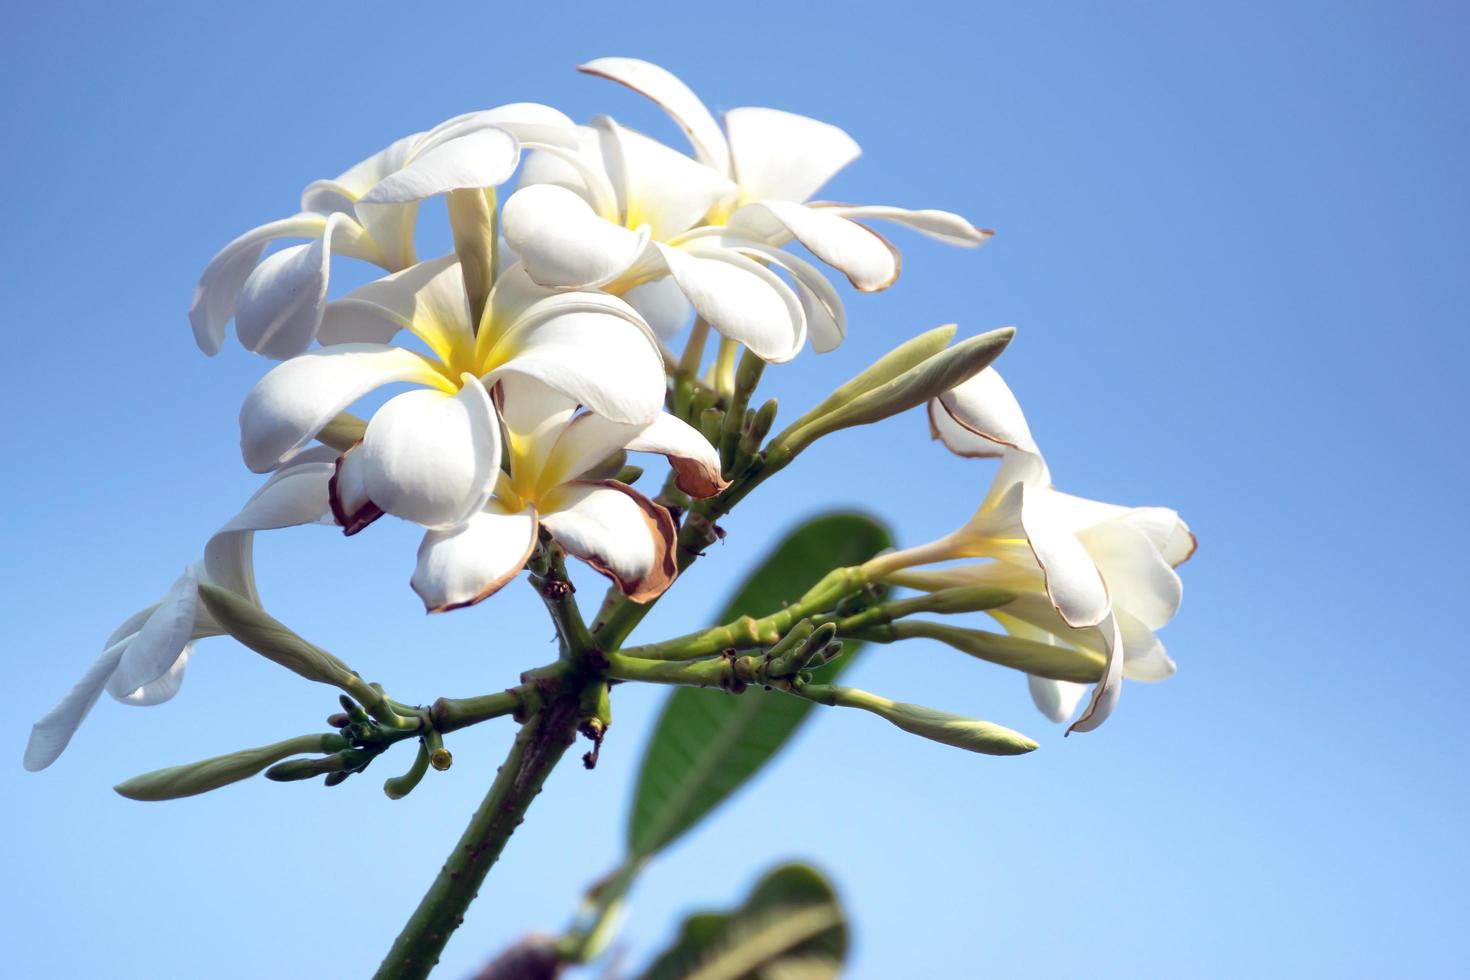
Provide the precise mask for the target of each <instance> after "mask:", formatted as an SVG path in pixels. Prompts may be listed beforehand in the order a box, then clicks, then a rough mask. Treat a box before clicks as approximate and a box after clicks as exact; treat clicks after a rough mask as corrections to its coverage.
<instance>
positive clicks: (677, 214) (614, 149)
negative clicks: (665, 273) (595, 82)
mask: <svg viewBox="0 0 1470 980" xmlns="http://www.w3.org/2000/svg"><path fill="white" fill-rule="evenodd" d="M594 125H595V126H597V127H598V128H599V129H602V130H604V131H606V132H607V133H608V138H607V139H606V140H605V143H604V145H605V146H607V147H609V148H610V150H611V153H612V154H613V157H612V166H611V167H609V170H610V171H611V176H612V178H613V184H614V187H615V188H616V190H617V191H618V192H619V193H618V200H619V201H620V202H621V204H622V208H623V225H624V226H625V227H628V228H637V227H639V226H640V225H645V224H646V225H648V226H649V228H650V230H651V232H652V235H653V237H654V238H655V239H657V240H659V241H667V240H668V239H669V238H672V237H673V236H675V235H677V234H679V233H680V232H682V231H687V230H688V229H689V228H691V227H693V226H694V225H696V224H698V223H699V222H700V220H701V219H702V218H704V216H705V215H706V214H707V213H709V211H710V210H711V209H712V208H714V207H715V206H716V205H717V204H720V203H721V202H724V201H731V200H734V198H735V195H736V188H735V185H734V184H733V183H731V182H730V181H729V180H728V179H727V178H726V177H725V176H724V175H722V174H721V173H720V172H719V171H717V170H713V169H711V168H709V167H707V166H705V165H704V164H702V163H698V162H696V161H694V160H691V159H689V158H688V157H686V156H685V155H684V154H682V153H680V152H678V151H677V150H672V149H670V148H669V147H667V146H664V145H663V144H662V143H660V142H658V141H657V140H653V139H649V138H648V137H647V136H644V135H643V134H642V133H638V132H634V131H633V130H631V129H624V128H623V127H621V126H619V125H618V124H617V123H615V122H614V121H613V120H611V119H609V118H607V117H606V116H601V117H599V118H598V119H597V120H596V121H595V122H594Z"/></svg>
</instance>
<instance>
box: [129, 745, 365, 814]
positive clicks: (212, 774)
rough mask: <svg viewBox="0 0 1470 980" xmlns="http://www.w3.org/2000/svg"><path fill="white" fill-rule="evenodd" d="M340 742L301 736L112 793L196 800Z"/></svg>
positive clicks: (148, 777) (155, 775)
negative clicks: (199, 795)
mask: <svg viewBox="0 0 1470 980" xmlns="http://www.w3.org/2000/svg"><path fill="white" fill-rule="evenodd" d="M329 740H335V741H329ZM341 741H342V740H341V736H338V735H302V736H300V737H298V738H288V739H286V740H285V741H284V742H276V743H274V744H272V745H263V746H261V747H260V748H256V749H244V750H243V751H240V752H232V753H230V754H229V755H221V756H216V757H215V758H213V759H204V760H202V761H200V762H191V763H188V764H187V765H182V766H174V767H172V768H170V769H159V770H157V771H155V772H149V773H144V774H143V775H141V776H134V777H133V778H132V779H128V780H125V781H123V782H121V783H118V784H117V785H116V786H114V787H113V789H114V790H116V791H117V792H118V793H119V794H120V795H122V796H126V797H127V798H128V799H130V800H149V801H152V800H176V799H180V798H182V797H185V796H196V795H198V794H199V793H207V792H209V791H210V790H213V789H219V788H220V787H221V786H228V785H229V784H230V783H234V782H239V781H240V780H242V779H248V778H249V777H251V776H254V775H255V774H256V773H258V772H260V771H261V770H262V769H264V768H265V767H266V766H268V765H270V764H271V763H273V762H279V761H280V760H282V759H286V758H289V757H291V756H293V755H299V754H301V753H303V752H323V751H331V748H329V747H330V746H338V745H339V744H340V743H341Z"/></svg>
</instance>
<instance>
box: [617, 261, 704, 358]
mask: <svg viewBox="0 0 1470 980" xmlns="http://www.w3.org/2000/svg"><path fill="white" fill-rule="evenodd" d="M623 300H624V301H625V302H626V303H627V304H628V305H629V306H631V307H633V309H635V310H637V311H638V315H639V316H641V317H643V320H644V322H645V323H647V324H648V326H649V328H650V329H651V330H652V331H653V335H654V336H655V337H657V338H658V339H659V341H660V342H661V343H664V344H667V343H669V342H671V341H672V340H673V339H674V338H675V337H676V336H678V335H679V332H680V331H681V330H683V329H684V328H685V327H687V326H688V325H689V318H690V316H691V315H692V314H693V313H694V307H692V306H690V305H689V300H687V299H685V298H684V290H682V289H680V288H679V284H678V283H677V282H675V281H674V280H673V279H671V278H669V277H667V276H665V277H664V278H662V279H653V280H651V281H649V282H645V283H642V284H640V285H637V286H634V287H633V288H632V289H629V290H627V291H626V292H624V293H623Z"/></svg>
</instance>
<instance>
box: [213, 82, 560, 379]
mask: <svg viewBox="0 0 1470 980" xmlns="http://www.w3.org/2000/svg"><path fill="white" fill-rule="evenodd" d="M556 145H572V146H574V145H575V135H574V127H573V125H572V121H571V120H570V119H568V118H567V117H566V116H564V115H562V114H561V113H560V112H558V111H556V110H555V109H552V108H550V107H549V106H544V105H539V104H536V103H530V102H523V103H515V104H511V105H504V106H499V107H497V108H494V109H487V110H484V111H482V112H473V113H468V114H466V115H462V116H456V117H454V118H453V119H450V120H447V121H445V122H443V123H440V124H439V125H438V126H436V127H434V128H433V129H431V130H429V131H428V132H425V133H415V134H414V135H412V136H407V137H404V138H403V139H401V140H398V141H397V142H396V143H394V144H393V145H391V146H389V147H388V148H387V149H385V150H382V151H380V152H378V153H375V154H373V155H372V156H370V157H368V158H367V159H366V160H363V161H362V162H361V163H359V164H357V165H356V166H354V167H352V168H351V169H350V170H348V171H347V172H346V173H344V174H342V175H340V176H338V177H336V178H335V179H332V180H318V181H315V182H314V183H312V184H310V185H309V186H308V187H307V188H306V190H305V191H303V192H302V195H301V212H300V213H299V214H296V215H294V216H292V217H290V218H285V219H282V220H280V221H272V222H268V223H266V224H264V225H261V226H260V227H258V228H253V229H251V230H250V231H248V232H246V233H245V234H243V235H241V236H240V237H239V238H236V239H235V240H234V241H232V242H230V244H228V245H226V246H225V247H224V248H223V249H221V250H220V252H219V254H218V255H216V256H215V257H214V259H213V260H211V261H210V263H209V265H208V266H207V267H206V268H205V270H204V273H203V274H202V275H201V276H200V278H199V285H198V286H197V287H196V289H195V291H194V300H193V302H192V303H191V304H190V306H189V321H190V323H191V324H192V325H193V327H194V339H195V341H196V342H197V343H198V345H199V348H200V350H202V351H204V352H205V353H206V354H209V355H211V356H212V355H214V354H216V353H218V352H219V350H220V347H221V345H222V344H223V343H224V338H225V326H226V324H228V323H229V321H230V318H231V317H234V319H235V332H236V335H237V336H238V337H239V339H240V343H241V344H243V345H244V346H245V347H246V348H248V349H250V350H252V351H255V352H256V353H258V354H263V355H265V356H266V357H271V358H274V359H276V360H284V359H285V358H288V357H294V356H295V355H297V354H300V353H301V352H302V351H304V350H306V349H307V347H309V346H310V344H311V342H312V340H313V339H315V337H316V333H317V328H318V326H319V324H320V323H321V317H322V310H323V308H324V307H325V305H326V301H327V287H328V279H329V275H330V271H331V259H332V254H333V253H334V252H336V253H337V254H343V255H349V256H351V257H353V258H357V259H362V260H364V261H367V262H371V263H373V264H374V265H377V266H380V267H381V268H383V269H384V270H386V271H388V272H397V271H400V270H403V269H406V268H408V267H409V266H411V265H413V264H414V263H415V262H416V261H418V260H417V259H416V258H415V256H414V247H413V234H414V225H415V223H416V220H417V217H418V209H419V205H420V204H421V203H422V202H423V201H424V200H425V199H427V198H430V197H434V196H436V195H439V194H445V193H448V192H450V191H454V190H472V189H488V188H494V187H497V186H499V185H500V184H503V183H504V182H505V181H506V180H508V179H509V178H510V176H511V174H513V173H514V172H515V169H516V166H517V164H518V163H519V161H520V154H521V147H522V146H531V147H535V146H556ZM282 238H305V239H308V240H309V241H308V242H307V244H304V245H293V246H290V247H288V248H283V249H281V250H280V251H277V252H274V253H272V254H271V255H269V256H267V257H266V259H265V260H264V261H261V260H260V256H261V253H262V251H263V250H264V249H265V247H266V245H268V244H269V243H270V242H272V241H275V240H277V239H282ZM257 263H258V264H257Z"/></svg>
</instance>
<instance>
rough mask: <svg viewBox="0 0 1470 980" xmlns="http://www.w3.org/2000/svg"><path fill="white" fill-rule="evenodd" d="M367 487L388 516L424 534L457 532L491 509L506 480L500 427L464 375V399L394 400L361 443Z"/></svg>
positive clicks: (485, 398)
mask: <svg viewBox="0 0 1470 980" xmlns="http://www.w3.org/2000/svg"><path fill="white" fill-rule="evenodd" d="M362 454H363V458H362V466H363V481H364V485H365V486H366V488H367V493H368V496H369V497H370V498H371V499H372V501H373V503H374V504H376V505H377V506H379V507H381V508H382V509H383V512H384V513H387V514H393V515H395V516H397V517H401V518H403V519H404V520H408V521H413V522H414V523H416V524H421V525H423V526H424V527H450V526H453V525H455V524H459V523H461V522H463V521H465V520H467V519H468V518H469V516H470V515H471V514H473V513H475V512H476V511H478V510H479V509H480V508H481V507H483V506H484V505H485V501H486V500H488V499H489V497H490V492H491V490H492V489H494V486H495V477H496V474H498V473H499V472H500V423H499V420H498V419H497V418H496V416H495V409H494V407H493V406H492V405H491V404H490V396H489V395H488V394H486V392H485V389H484V387H483V386H482V385H481V384H480V383H479V382H478V381H477V380H476V379H475V378H473V377H472V376H470V375H466V376H465V378H464V386H463V387H462V388H461V389H460V391H459V393H458V394H456V395H453V396H446V395H445V394H444V393H442V392H438V391H423V390H419V391H407V392H404V393H403V394H401V395H395V396H394V397H393V398H390V399H389V400H388V401H387V403H385V404H384V405H383V407H382V408H380V409H378V411H377V412H376V413H375V414H374V415H373V417H372V420H371V421H370V422H368V427H367V433H366V434H365V435H364V436H363V440H362Z"/></svg>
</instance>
